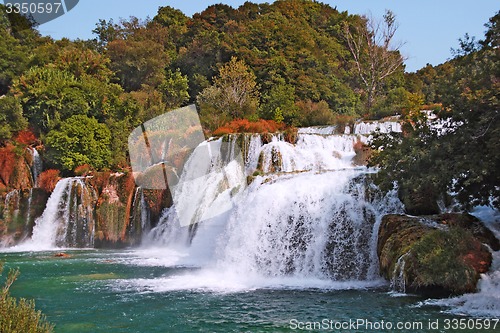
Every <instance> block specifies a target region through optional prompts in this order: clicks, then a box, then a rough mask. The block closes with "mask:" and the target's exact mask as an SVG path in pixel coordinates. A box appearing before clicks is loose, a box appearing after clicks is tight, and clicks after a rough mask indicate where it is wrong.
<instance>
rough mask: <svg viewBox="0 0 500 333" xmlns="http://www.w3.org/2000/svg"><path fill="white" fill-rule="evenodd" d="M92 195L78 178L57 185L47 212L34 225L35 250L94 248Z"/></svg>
mask: <svg viewBox="0 0 500 333" xmlns="http://www.w3.org/2000/svg"><path fill="white" fill-rule="evenodd" d="M94 200H95V193H94V191H93V190H92V189H91V188H89V186H87V185H86V184H85V182H84V180H83V178H81V177H74V178H64V179H61V180H60V181H59V182H57V184H56V187H55V189H54V191H53V192H52V195H51V196H50V197H49V199H48V201H47V205H46V208H45V210H44V212H43V214H42V216H40V217H39V218H37V219H36V221H35V226H34V228H33V235H32V238H31V240H29V241H28V242H26V243H25V244H23V245H24V246H26V247H29V248H31V249H34V250H39V249H50V248H54V247H92V246H93V244H94V228H95V222H94V213H93V210H94V207H93V202H94Z"/></svg>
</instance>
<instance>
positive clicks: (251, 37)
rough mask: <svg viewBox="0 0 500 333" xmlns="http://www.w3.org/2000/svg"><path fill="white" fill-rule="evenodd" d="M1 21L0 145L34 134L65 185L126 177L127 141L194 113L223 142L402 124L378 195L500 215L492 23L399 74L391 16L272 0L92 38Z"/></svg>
mask: <svg viewBox="0 0 500 333" xmlns="http://www.w3.org/2000/svg"><path fill="white" fill-rule="evenodd" d="M1 12H2V14H1V15H0V33H1V34H2V39H1V40H0V95H1V96H0V110H1V113H0V144H5V143H6V142H7V141H8V140H11V139H12V138H14V137H15V136H16V135H17V133H18V132H19V131H21V130H24V129H27V128H29V129H30V130H31V131H33V132H34V133H35V134H36V135H37V137H38V138H40V140H41V142H42V144H43V146H44V147H45V151H44V153H43V157H44V159H45V162H46V164H45V165H46V168H58V169H61V170H62V175H65V174H68V173H73V172H74V169H75V168H77V167H78V166H80V165H82V164H84V165H88V166H89V168H91V169H103V168H114V169H116V168H121V167H127V166H128V162H127V137H128V134H129V133H130V131H131V130H132V129H133V128H135V127H136V126H138V125H139V124H141V123H142V122H144V121H146V120H149V119H151V118H154V117H156V116H158V115H160V114H163V113H165V112H167V111H168V110H170V109H173V108H176V107H179V106H183V105H186V104H188V103H196V104H197V106H198V110H199V113H200V116H201V119H202V123H203V125H204V126H205V128H206V129H207V131H215V130H217V129H218V128H219V129H220V130H219V132H220V133H227V132H229V131H233V130H245V128H246V127H245V126H246V125H247V124H251V125H252V126H254V127H256V128H258V129H259V130H261V129H264V128H268V126H267V125H268V124H271V122H264V121H261V120H259V119H264V120H267V121H272V123H273V124H277V125H279V126H271V127H269V128H272V129H275V128H278V127H279V128H282V126H310V125H321V124H330V123H333V122H335V121H339V120H340V119H342V120H343V121H345V119H349V118H350V119H355V118H360V117H365V118H379V117H383V116H386V115H392V114H402V115H403V117H404V119H405V121H406V125H405V126H404V127H405V132H404V134H402V135H400V136H398V135H392V136H385V137H382V136H380V137H378V138H377V139H376V140H375V141H374V146H376V147H382V146H383V148H384V149H383V151H381V152H379V153H378V154H375V155H374V158H373V159H372V164H374V165H379V166H380V167H381V172H380V173H379V175H378V177H379V181H380V183H381V184H382V185H383V186H385V187H386V188H389V187H392V185H393V181H394V180H396V181H398V184H399V189H400V192H401V194H403V195H402V196H403V197H407V198H410V199H411V200H412V201H421V202H424V203H425V202H431V201H434V199H435V198H438V197H440V196H441V195H443V194H445V193H449V192H450V191H451V192H453V193H454V195H455V198H456V199H457V200H458V201H459V202H461V203H463V204H464V205H465V206H471V205H475V204H486V203H491V204H493V205H495V206H496V207H498V206H499V205H500V203H499V202H498V199H497V198H498V195H499V193H498V192H499V188H500V186H499V175H498V172H497V170H499V168H500V165H499V163H500V162H499V158H498V154H497V153H496V152H498V151H500V147H499V145H500V140H498V138H499V131H500V129H499V124H498V122H499V118H500V117H499V116H498V91H499V87H498V85H499V83H498V82H499V80H498V74H499V61H498V57H499V48H498V36H499V28H498V20H499V19H498V16H499V15H498V14H497V15H495V16H494V17H493V18H492V19H491V20H490V22H489V23H488V24H487V29H488V30H487V32H486V35H485V38H484V40H482V41H480V42H479V43H476V42H475V40H474V39H473V38H470V37H469V36H467V35H466V36H465V37H464V38H463V39H461V40H460V48H459V49H458V50H455V52H454V54H455V55H456V56H455V58H454V59H452V60H450V61H448V62H446V63H444V64H442V65H439V66H436V67H433V66H430V65H428V66H426V67H424V68H422V69H421V70H419V71H417V72H416V73H409V74H405V73H404V65H403V60H404V59H403V57H402V56H401V54H400V53H399V51H398V44H397V43H395V42H394V41H393V38H394V34H395V31H396V29H397V22H396V20H395V17H394V15H393V14H392V13H391V12H390V11H387V12H386V15H385V16H384V18H383V20H380V21H377V20H376V19H373V18H368V17H363V16H358V15H349V14H348V13H347V12H339V11H337V10H336V9H335V8H332V7H330V6H328V5H326V4H322V3H319V2H316V1H310V0H278V1H275V2H273V3H272V4H267V3H265V4H253V3H251V2H246V3H245V4H243V5H242V6H240V7H239V8H237V9H235V8H232V7H230V6H228V5H223V4H218V5H212V6H209V7H208V8H207V9H205V10H204V11H202V12H201V13H197V14H195V15H193V17H187V16H186V15H184V14H183V13H182V12H180V11H179V10H176V9H174V8H171V7H168V6H165V7H161V8H159V10H158V13H157V15H156V16H155V17H154V18H153V19H151V20H150V19H147V20H145V21H142V20H140V19H138V18H135V17H131V18H130V19H128V20H123V21H120V22H118V23H115V22H113V21H112V20H110V21H106V20H100V21H99V22H98V23H97V24H96V28H95V29H94V31H93V32H94V33H95V36H96V38H95V39H93V40H87V41H80V40H77V41H69V40H66V39H63V40H58V41H54V40H52V39H50V38H46V37H45V38H44V37H41V36H40V35H39V34H38V32H37V31H36V30H35V29H33V28H32V27H31V26H30V24H29V21H27V20H26V19H24V18H23V17H21V16H19V15H17V16H16V15H9V16H7V15H6V14H4V13H5V11H3V10H2V11H1ZM291 27H293V29H292V28H291ZM424 103H425V104H427V105H434V106H433V108H434V109H435V110H436V112H437V114H438V117H439V119H440V122H441V127H444V128H443V129H441V130H438V129H436V127H435V126H429V123H428V122H427V121H426V119H425V117H423V114H422V113H421V112H420V109H421V108H422V105H423V104H424ZM235 124H243V125H245V126H243V127H242V126H239V125H238V126H236V125H235ZM264 125H265V126H264ZM248 126H250V125H248ZM32 144H34V143H32ZM36 144H38V142H37V143H36ZM478 161H481V162H480V163H478ZM411 200H410V201H411Z"/></svg>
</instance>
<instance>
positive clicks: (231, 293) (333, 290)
mask: <svg viewBox="0 0 500 333" xmlns="http://www.w3.org/2000/svg"><path fill="white" fill-rule="evenodd" d="M54 253H55V252H24V253H2V254H0V260H2V261H5V263H6V267H7V268H15V267H19V269H20V271H21V276H20V278H19V279H18V281H17V282H16V283H15V284H14V286H13V287H12V291H11V292H12V294H13V295H14V296H18V297H26V298H33V299H35V301H36V305H37V308H38V309H41V310H42V311H43V312H44V313H45V314H46V315H47V317H48V319H49V321H51V322H52V323H54V324H55V325H56V332H297V331H307V330H306V328H313V326H309V327H308V326H307V325H308V324H307V322H321V323H322V324H323V325H326V326H323V327H322V328H326V329H324V330H321V329H317V330H314V331H332V332H374V331H376V332H415V331H419V332H453V331H454V330H451V329H450V330H445V329H444V325H445V322H446V321H447V320H448V321H449V320H453V319H463V318H465V319H468V317H462V316H453V315H451V314H446V313H444V312H443V311H442V310H443V309H442V308H440V307H437V306H429V305H422V304H423V303H422V302H423V301H424V300H423V299H422V298H419V297H417V296H408V295H406V296H401V295H392V294H391V293H389V292H388V287H387V285H385V284H382V285H380V283H379V282H377V283H375V286H371V287H363V284H361V283H358V284H356V283H352V284H349V283H346V284H335V283H332V284H330V285H328V284H325V285H324V286H322V287H321V288H311V287H301V286H300V283H296V284H295V285H294V283H282V284H281V285H280V283H279V282H275V283H274V284H271V286H270V287H265V286H264V287H248V286H245V285H238V284H236V283H235V278H234V277H230V278H228V279H227V281H229V282H227V283H228V285H227V288H226V287H225V285H224V284H225V283H226V280H225V278H224V277H222V276H221V277H219V279H218V280H219V281H208V282H207V279H208V280H210V279H211V277H210V276H211V275H210V274H206V273H204V272H203V270H202V269H199V268H196V267H178V266H177V267H176V266H174V267H169V265H168V263H166V262H158V261H157V258H156V257H157V256H156V257H155V255H154V254H152V255H151V258H147V255H146V254H145V253H138V252H135V251H102V250H76V251H67V252H66V253H68V254H70V255H71V257H70V258H56V257H54ZM212 278H213V276H212ZM200 280H204V281H200ZM214 280H217V278H214ZM282 282H283V281H282ZM304 285H307V284H304ZM313 285H314V284H313ZM376 285H378V286H376ZM211 286H212V287H211ZM353 287H355V288H358V289H347V290H346V289H345V288H353ZM359 288H361V289H359ZM337 289H340V290H337ZM342 289H344V290H342ZM294 319H295V321H294ZM357 319H360V320H368V321H370V322H371V323H372V325H377V323H379V324H380V322H381V321H382V320H384V323H385V325H387V322H388V321H389V322H391V324H393V325H396V322H403V323H410V324H412V323H415V322H417V323H421V324H422V325H423V326H422V329H419V327H418V326H415V327H416V329H407V330H404V329H402V330H397V329H392V330H389V329H387V327H385V329H383V328H382V327H380V326H379V328H380V329H375V328H376V326H375V328H373V327H374V326H372V329H365V328H366V326H362V325H361V326H359V327H357V328H355V329H353V328H352V326H351V327H350V328H349V327H346V328H345V329H342V328H339V327H338V329H335V323H337V325H340V323H341V322H348V321H349V320H352V321H354V320H357ZM330 320H332V321H333V322H330ZM436 320H438V321H439V325H440V327H441V328H440V329H429V327H428V326H429V321H432V322H436ZM299 322H301V324H302V325H303V326H299ZM364 323H365V324H366V325H368V323H366V322H364ZM410 324H407V325H410ZM309 325H313V324H312V323H310V324H309ZM344 325H347V323H345V324H344ZM413 325H417V324H413ZM499 326H500V325H499ZM299 327H303V328H304V329H303V330H300V329H299ZM317 328H318V327H317ZM477 331H478V330H475V329H472V330H467V329H466V330H460V332H477ZM488 332H500V330H499V329H496V330H491V329H490V330H488Z"/></svg>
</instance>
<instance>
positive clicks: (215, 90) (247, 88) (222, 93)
mask: <svg viewBox="0 0 500 333" xmlns="http://www.w3.org/2000/svg"><path fill="white" fill-rule="evenodd" d="M198 104H199V106H200V109H201V110H200V115H201V116H202V121H203V117H204V116H208V115H209V114H210V113H213V112H215V113H217V114H220V117H219V118H220V120H221V121H226V120H227V119H236V118H244V117H250V116H252V115H255V114H256V113H257V108H258V106H259V92H258V90H257V83H256V81H255V75H254V74H253V73H252V72H251V70H250V69H249V68H248V66H247V65H246V64H245V63H244V62H243V61H241V60H238V59H237V58H236V57H233V58H231V60H230V61H229V62H228V63H226V64H225V65H224V66H222V67H221V68H220V70H219V75H218V76H217V77H216V78H215V79H214V84H213V85H212V86H210V87H208V88H206V89H204V90H203V91H202V92H201V94H200V95H198ZM212 116H213V115H212ZM214 119H215V118H214ZM220 125H222V123H220V121H217V123H213V124H210V127H211V128H212V129H214V128H213V127H214V126H220Z"/></svg>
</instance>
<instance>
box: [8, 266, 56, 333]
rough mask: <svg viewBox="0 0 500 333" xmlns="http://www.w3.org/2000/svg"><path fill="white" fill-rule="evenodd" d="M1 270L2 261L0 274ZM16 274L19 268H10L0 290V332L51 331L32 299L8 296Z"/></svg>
mask: <svg viewBox="0 0 500 333" xmlns="http://www.w3.org/2000/svg"><path fill="white" fill-rule="evenodd" d="M2 272H3V263H1V262H0V276H1V275H2ZM18 276H19V270H10V271H9V274H8V276H7V278H6V280H5V282H4V284H3V287H2V289H1V290H0V332H3V333H11V332H12V333H14V332H26V333H43V332H52V331H53V326H52V325H51V324H50V323H48V322H47V321H46V319H45V316H44V315H42V313H41V312H40V311H37V310H35V303H34V302H33V301H29V300H26V299H24V298H21V299H19V300H16V299H15V298H14V297H12V296H10V294H9V289H10V287H11V286H12V284H13V283H14V281H15V280H16V279H17V277H18Z"/></svg>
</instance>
